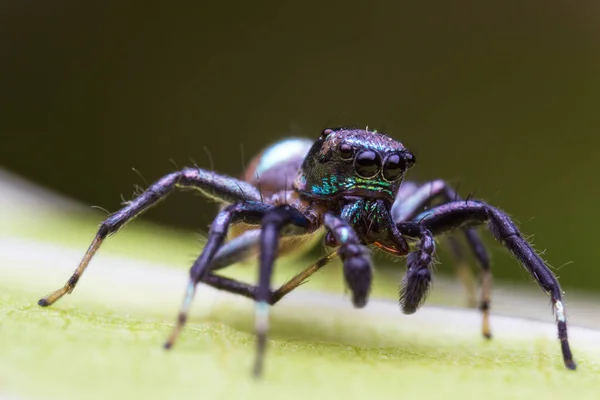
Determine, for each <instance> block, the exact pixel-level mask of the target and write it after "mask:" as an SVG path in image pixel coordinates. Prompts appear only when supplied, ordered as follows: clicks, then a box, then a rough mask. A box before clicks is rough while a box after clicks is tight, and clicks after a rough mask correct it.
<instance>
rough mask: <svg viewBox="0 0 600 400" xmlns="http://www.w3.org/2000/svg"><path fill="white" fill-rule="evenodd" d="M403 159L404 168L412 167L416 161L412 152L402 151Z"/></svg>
mask: <svg viewBox="0 0 600 400" xmlns="http://www.w3.org/2000/svg"><path fill="white" fill-rule="evenodd" d="M404 160H405V162H406V169H408V168H412V166H413V165H415V163H416V162H417V160H416V159H415V156H414V155H413V154H412V153H408V152H407V153H404Z"/></svg>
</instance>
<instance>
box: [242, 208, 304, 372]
mask: <svg viewBox="0 0 600 400" xmlns="http://www.w3.org/2000/svg"><path fill="white" fill-rule="evenodd" d="M287 226H292V227H298V228H301V229H302V230H304V231H305V232H309V231H311V230H314V229H315V228H316V227H313V226H312V224H311V221H310V220H309V219H308V218H306V217H305V216H304V215H303V214H302V213H301V212H300V211H298V210H296V209H295V208H293V207H291V206H289V205H283V206H278V207H275V208H273V209H272V210H270V211H269V212H267V213H266V214H265V215H264V217H263V218H262V221H261V236H260V255H259V260H260V265H259V271H258V287H257V289H256V298H255V309H254V324H255V325H254V329H255V332H256V338H257V353H256V359H255V363H254V369H253V372H254V376H255V377H260V375H261V374H262V370H263V361H264V357H265V350H266V345H267V331H268V329H269V300H270V297H271V276H272V275H273V264H274V263H275V258H276V257H277V252H278V249H279V237H280V235H281V231H282V230H283V228H285V227H287Z"/></svg>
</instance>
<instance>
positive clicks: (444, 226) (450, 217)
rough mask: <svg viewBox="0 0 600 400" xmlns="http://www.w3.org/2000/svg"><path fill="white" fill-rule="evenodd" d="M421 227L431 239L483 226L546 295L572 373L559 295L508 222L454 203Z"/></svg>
mask: <svg viewBox="0 0 600 400" xmlns="http://www.w3.org/2000/svg"><path fill="white" fill-rule="evenodd" d="M417 219H418V220H419V221H421V222H420V223H421V225H424V226H425V227H427V228H428V229H429V230H430V231H431V232H432V233H433V234H434V235H439V234H441V233H444V232H448V231H451V230H453V229H455V228H458V227H461V226H465V225H475V224H477V225H481V224H487V227H488V229H489V231H490V232H491V233H492V234H493V235H494V237H495V238H496V239H497V240H499V241H500V242H501V243H502V244H503V245H504V246H505V248H506V249H507V250H509V251H510V252H511V254H512V255H513V256H514V257H515V258H516V259H517V260H518V261H519V262H520V263H521V264H522V265H523V266H524V267H525V268H526V269H527V271H529V273H530V274H531V276H532V277H533V279H535V281H536V282H537V283H538V284H539V285H540V287H541V288H542V289H543V290H544V292H546V293H548V294H550V296H551V298H552V304H553V308H554V313H555V317H556V325H557V328H558V338H559V340H560V344H561V349H562V354H563V361H564V363H565V366H566V367H567V368H569V369H575V367H576V366H575V362H574V361H573V356H572V354H571V349H570V346H569V341H568V338H567V319H566V316H565V309H564V304H563V301H562V291H561V289H560V285H559V284H558V281H557V279H556V277H555V276H554V274H553V273H552V271H551V270H550V269H549V268H548V267H547V266H546V264H545V263H544V261H543V260H542V259H541V258H540V256H539V255H538V254H537V253H536V252H535V250H533V249H532V248H531V246H530V245H529V243H527V240H525V239H524V238H523V236H522V235H521V232H520V231H519V230H518V228H517V227H516V226H515V224H514V223H513V222H512V221H511V220H510V218H509V217H508V216H507V215H506V214H505V213H503V212H502V211H500V210H499V209H497V208H495V207H492V206H490V205H489V204H486V203H484V202H481V201H472V200H467V201H455V202H451V203H446V204H442V205H441V206H438V207H435V208H432V209H431V210H428V211H426V212H424V213H423V214H421V215H419V216H418V217H417Z"/></svg>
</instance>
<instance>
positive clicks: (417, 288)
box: [397, 222, 435, 314]
mask: <svg viewBox="0 0 600 400" xmlns="http://www.w3.org/2000/svg"><path fill="white" fill-rule="evenodd" d="M397 228H398V230H399V231H400V233H401V234H403V235H406V236H410V237H415V238H419V244H418V245H417V249H416V250H415V251H412V252H411V253H409V254H408V256H407V258H406V263H407V266H408V269H407V270H406V274H405V275H404V278H403V281H402V285H401V286H400V307H402V312H404V314H413V313H414V312H416V311H417V309H418V308H419V307H420V306H421V304H423V302H424V301H425V298H426V297H427V293H428V291H429V288H430V286H431V269H430V265H431V263H432V262H433V253H434V252H435V241H434V239H433V235H432V234H431V232H430V231H429V229H427V228H426V227H424V226H421V225H419V224H418V223H415V222H401V223H399V224H397Z"/></svg>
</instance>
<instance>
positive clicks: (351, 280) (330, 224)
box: [323, 212, 373, 308]
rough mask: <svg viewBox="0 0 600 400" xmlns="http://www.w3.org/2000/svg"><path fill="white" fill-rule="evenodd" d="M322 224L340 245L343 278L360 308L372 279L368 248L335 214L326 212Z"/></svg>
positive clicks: (369, 289) (355, 303)
mask: <svg viewBox="0 0 600 400" xmlns="http://www.w3.org/2000/svg"><path fill="white" fill-rule="evenodd" d="M323 224H324V225H325V227H326V228H327V229H328V230H329V232H331V234H332V235H333V237H334V238H335V241H336V242H337V243H338V244H339V245H340V247H338V254H339V256H340V258H341V259H342V262H343V270H344V278H345V280H346V283H347V285H348V287H349V288H350V290H351V291H352V303H353V304H354V307H357V308H362V307H364V306H365V305H366V304H367V300H368V297H369V293H370V291H371V282H372V280H373V267H372V264H373V262H372V261H371V253H370V250H369V248H368V247H366V246H363V245H362V244H361V242H360V240H359V238H358V236H357V235H356V232H355V231H354V229H353V228H352V227H351V226H350V225H349V224H348V222H346V221H345V220H344V219H342V218H340V217H338V216H337V215H335V214H332V213H329V212H328V213H326V214H325V215H324V217H323Z"/></svg>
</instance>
